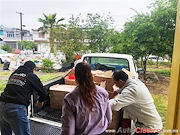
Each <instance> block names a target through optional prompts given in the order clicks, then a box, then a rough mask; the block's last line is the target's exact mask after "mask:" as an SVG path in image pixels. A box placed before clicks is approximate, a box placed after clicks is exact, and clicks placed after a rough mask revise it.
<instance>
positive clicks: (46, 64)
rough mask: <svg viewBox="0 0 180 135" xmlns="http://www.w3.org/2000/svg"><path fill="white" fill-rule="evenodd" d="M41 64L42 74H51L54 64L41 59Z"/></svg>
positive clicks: (48, 60)
mask: <svg viewBox="0 0 180 135" xmlns="http://www.w3.org/2000/svg"><path fill="white" fill-rule="evenodd" d="M42 63H43V64H42V68H43V69H44V72H46V73H51V72H52V71H53V64H54V62H52V61H51V60H50V59H43V60H42Z"/></svg>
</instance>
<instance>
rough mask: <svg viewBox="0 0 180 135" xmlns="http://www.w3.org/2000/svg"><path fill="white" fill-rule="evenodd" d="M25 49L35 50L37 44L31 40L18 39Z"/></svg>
mask: <svg viewBox="0 0 180 135" xmlns="http://www.w3.org/2000/svg"><path fill="white" fill-rule="evenodd" d="M19 43H20V44H21V45H22V46H23V47H24V48H25V49H26V50H37V44H36V43H34V42H31V41H26V40H23V41H20V42H19Z"/></svg>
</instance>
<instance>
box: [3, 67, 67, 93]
mask: <svg viewBox="0 0 180 135" xmlns="http://www.w3.org/2000/svg"><path fill="white" fill-rule="evenodd" d="M0 68H1V67H0ZM11 73H12V71H3V72H0V93H1V92H2V91H3V90H4V88H5V86H6V83H7V81H8V78H9V76H10V75H11ZM35 73H36V75H37V76H38V77H39V78H40V80H41V81H42V83H46V82H48V80H51V79H53V78H60V77H61V76H63V75H64V74H65V73H60V72H55V73H43V72H35Z"/></svg>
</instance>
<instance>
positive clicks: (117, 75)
mask: <svg viewBox="0 0 180 135" xmlns="http://www.w3.org/2000/svg"><path fill="white" fill-rule="evenodd" d="M113 77H114V80H116V81H118V80H123V81H127V79H128V75H127V74H126V73H125V72H124V71H122V70H117V71H115V72H114V73H113Z"/></svg>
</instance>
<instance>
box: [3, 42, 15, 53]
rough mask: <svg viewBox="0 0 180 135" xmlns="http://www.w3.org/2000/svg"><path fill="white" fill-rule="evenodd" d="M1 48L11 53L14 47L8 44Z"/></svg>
mask: <svg viewBox="0 0 180 135" xmlns="http://www.w3.org/2000/svg"><path fill="white" fill-rule="evenodd" d="M1 49H3V50H5V51H7V52H8V53H11V52H12V51H13V50H12V48H11V47H9V46H8V45H7V44H4V45H2V46H1Z"/></svg>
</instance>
